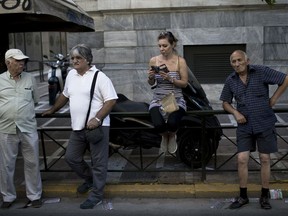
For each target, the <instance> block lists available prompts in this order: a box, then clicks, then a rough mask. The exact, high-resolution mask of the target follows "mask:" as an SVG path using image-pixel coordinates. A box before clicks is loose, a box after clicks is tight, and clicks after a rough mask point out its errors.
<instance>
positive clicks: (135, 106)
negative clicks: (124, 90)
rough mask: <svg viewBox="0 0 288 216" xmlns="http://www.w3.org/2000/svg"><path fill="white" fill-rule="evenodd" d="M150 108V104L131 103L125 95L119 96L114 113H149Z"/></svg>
mask: <svg viewBox="0 0 288 216" xmlns="http://www.w3.org/2000/svg"><path fill="white" fill-rule="evenodd" d="M148 108H149V104H148V103H145V102H136V101H131V100H129V99H128V98H127V97H126V96H125V95H123V94H118V99H117V102H116V105H115V106H114V107H113V110H112V112H148Z"/></svg>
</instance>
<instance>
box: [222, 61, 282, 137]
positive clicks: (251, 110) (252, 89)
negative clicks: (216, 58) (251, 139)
mask: <svg viewBox="0 0 288 216" xmlns="http://www.w3.org/2000/svg"><path fill="white" fill-rule="evenodd" d="M285 77H286V74H285V73H282V72H279V71H276V70H273V69H271V68H269V67H266V66H261V65H249V66H248V81H247V84H244V83H243V82H242V81H241V79H240V77H239V75H238V74H237V73H236V72H235V71H234V72H233V73H232V74H230V75H229V76H228V77H227V79H226V81H225V85H224V87H223V90H222V93H221V96H220V100H222V101H223V102H228V103H230V104H231V103H232V102H233V99H234V100H235V101H236V107H237V110H238V111H239V112H240V113H242V115H244V116H245V118H246V120H247V123H245V124H239V125H238V129H241V130H242V131H243V130H244V131H246V132H248V133H259V132H263V131H265V130H267V129H268V128H271V127H273V126H274V125H275V123H276V121H277V119H276V116H275V114H274V112H273V110H272V108H271V107H270V103H269V100H270V98H269V85H282V83H283V82H284V80H285Z"/></svg>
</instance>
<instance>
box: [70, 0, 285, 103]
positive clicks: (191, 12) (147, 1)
mask: <svg viewBox="0 0 288 216" xmlns="http://www.w3.org/2000/svg"><path fill="white" fill-rule="evenodd" d="M75 2H76V3H77V4H79V6H81V7H82V8H83V9H84V10H85V11H87V12H88V13H89V14H90V15H91V16H92V17H93V18H94V20H95V32H92V33H70V34H68V48H69V47H71V46H73V45H74V44H75V43H87V44H88V45H89V46H91V47H92V49H93V53H94V57H95V58H94V62H95V63H97V64H98V65H99V67H101V68H103V70H104V71H105V72H106V73H107V74H108V75H109V76H110V77H111V79H112V80H113V82H114V84H115V86H116V89H117V91H118V92H119V93H124V94H125V95H127V96H128V97H129V98H131V99H133V100H140V101H143V100H144V101H147V100H148V99H149V98H150V97H151V90H150V89H149V86H148V84H147V83H146V80H147V75H146V73H147V68H148V66H147V64H148V61H149V59H150V57H151V56H153V55H156V54H158V53H159V51H158V47H157V41H156V38H157V36H158V34H159V33H160V32H161V31H165V30H168V31H172V32H173V33H174V34H175V35H176V37H177V38H178V39H179V41H178V45H177V51H178V53H179V54H180V55H182V56H184V58H185V53H184V47H185V46H192V49H193V46H194V45H198V46H199V45H227V44H233V45H237V44H244V45H245V47H246V52H247V54H248V55H249V57H250V59H251V62H252V63H253V64H265V65H268V66H271V67H272V68H275V69H278V70H280V71H283V72H285V73H288V36H287V35H288V34H287V33H288V21H287V20H288V0H277V4H276V5H275V6H273V7H270V6H268V5H267V4H265V3H264V2H262V1H260V0H225V1H223V0H205V1H203V0H185V1H184V0H75ZM186 60H188V61H189V59H186ZM228 73H229V72H228ZM210 75H211V76H214V75H215V74H214V75H213V74H210ZM210 75H209V76H210ZM222 86H223V84H221V83H214V84H213V83H212V84H202V87H203V88H204V90H205V91H206V94H207V97H208V98H209V100H210V101H211V102H212V103H217V102H219V95H220V91H221V89H222ZM286 101H287V94H285V95H284V96H283V97H282V98H281V100H280V103H281V102H286Z"/></svg>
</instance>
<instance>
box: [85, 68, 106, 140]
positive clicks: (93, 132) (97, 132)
mask: <svg viewBox="0 0 288 216" xmlns="http://www.w3.org/2000/svg"><path fill="white" fill-rule="evenodd" d="M98 72H99V71H98V70H97V71H96V72H95V74H94V77H93V81H92V85H91V89H90V102H89V108H88V112H87V115H86V121H85V134H86V139H87V141H88V142H89V143H92V144H96V143H98V142H99V141H100V140H102V138H103V136H104V134H103V131H102V126H101V125H99V127H97V128H94V129H87V128H86V125H87V123H88V118H89V114H90V110H91V103H92V99H93V95H94V89H95V84H96V80H97V76H98Z"/></svg>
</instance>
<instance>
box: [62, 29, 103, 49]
mask: <svg viewBox="0 0 288 216" xmlns="http://www.w3.org/2000/svg"><path fill="white" fill-rule="evenodd" d="M81 43H84V44H86V45H88V46H89V47H91V48H103V47H104V35H103V32H85V34H83V33H80V32H79V33H69V35H68V37H67V44H68V49H69V50H70V49H71V48H72V47H73V46H75V45H76V44H81Z"/></svg>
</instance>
